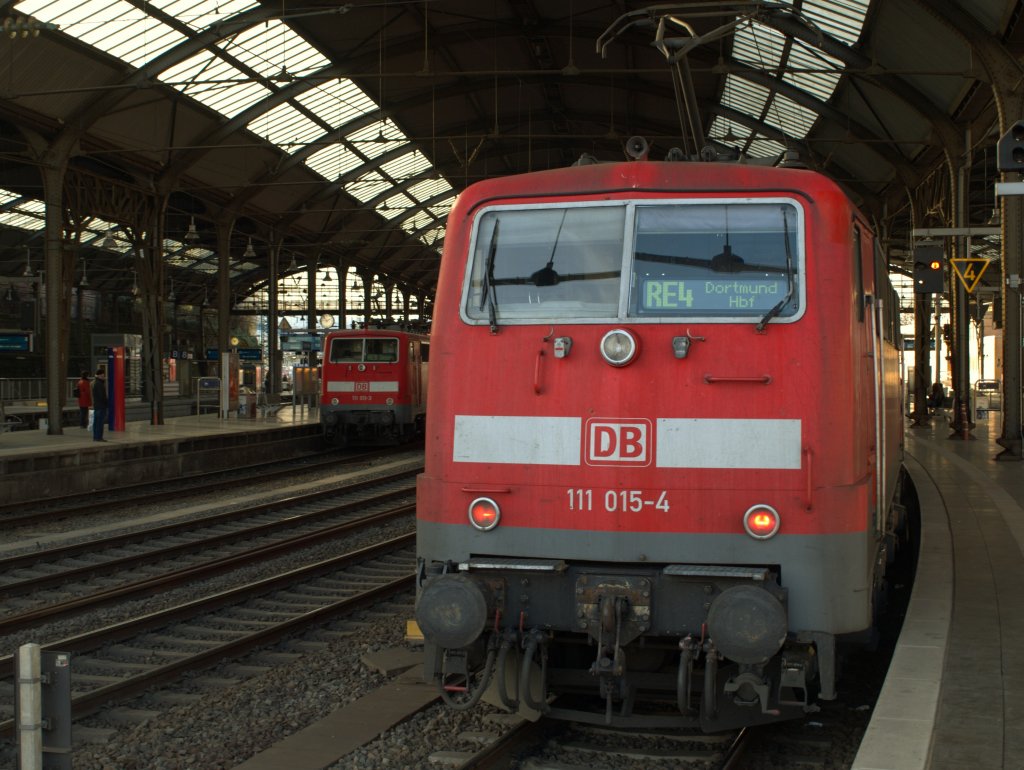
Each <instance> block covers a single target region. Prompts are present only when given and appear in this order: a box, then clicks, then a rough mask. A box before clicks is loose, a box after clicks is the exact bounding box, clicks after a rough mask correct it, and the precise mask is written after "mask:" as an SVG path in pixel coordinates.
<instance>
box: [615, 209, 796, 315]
mask: <svg viewBox="0 0 1024 770" xmlns="http://www.w3.org/2000/svg"><path fill="white" fill-rule="evenodd" d="M797 222H798V220H797V215H796V209H795V208H794V207H793V206H792V205H789V204H780V203H767V204H762V203H735V204H733V203H730V204H724V205H723V204H689V205H673V206H638V207H637V216H636V239H635V251H634V259H633V283H632V287H631V292H630V311H631V314H633V313H635V314H636V315H638V316H646V315H655V316H665V315H668V316H678V315H684V316H690V315H698V316H730V317H736V316H748V315H749V316H763V315H764V314H765V313H767V312H768V311H770V310H771V309H772V308H773V307H775V306H776V305H777V304H779V303H780V302H781V303H783V305H782V308H781V309H780V311H779V313H778V315H780V316H790V315H793V314H795V313H796V311H797V309H798V306H799V297H800V292H799V290H798V289H799V274H798V265H799V260H798V258H797V254H798V251H797V244H798V238H797V235H798V225H797Z"/></svg>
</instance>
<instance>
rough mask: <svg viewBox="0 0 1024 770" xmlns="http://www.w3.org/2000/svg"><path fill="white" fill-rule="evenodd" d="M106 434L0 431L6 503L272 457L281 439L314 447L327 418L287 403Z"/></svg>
mask: <svg viewBox="0 0 1024 770" xmlns="http://www.w3.org/2000/svg"><path fill="white" fill-rule="evenodd" d="M103 436H104V438H105V439H106V441H104V442H102V443H101V442H96V441H93V438H92V432H91V431H90V430H87V429H83V428H79V427H77V426H75V427H68V426H65V427H64V428H63V434H61V435H50V434H48V433H47V432H46V431H43V430H21V431H12V432H8V433H0V504H4V503H8V502H11V501H17V500H31V499H33V497H38V495H39V494H40V490H46V493H45V496H47V497H50V496H56V495H61V494H71V493H75V492H83V491H89V490H92V489H101V488H103V487H105V486H117V485H119V484H123V483H124V480H123V479H124V476H125V474H126V473H130V474H131V475H132V477H133V480H135V481H150V480H152V481H156V480H159V479H162V478H174V477H176V476H180V475H183V474H188V473H196V472H199V471H205V470H217V469H219V468H227V467H233V466H236V465H241V464H244V463H247V462H259V461H261V460H270V459H273V457H274V456H275V455H274V452H275V451H278V449H277V448H275V445H277V446H278V447H280V445H281V444H282V443H288V444H289V446H291V447H293V449H296V450H302V449H306V450H307V451H308V450H312V449H314V448H316V446H318V442H319V441H320V418H319V412H318V411H317V410H316V409H309V408H306V407H302V406H295V407H292V406H290V405H286V406H283V407H281V408H279V409H277V410H276V411H267V412H265V413H262V412H257V416H256V417H239V416H237V414H235V413H231V415H230V416H229V417H227V418H221V417H219V416H218V415H216V414H212V413H211V414H203V415H190V416H186V417H168V418H167V419H165V420H164V424H163V425H151V424H149V423H147V422H141V421H136V422H128V423H126V424H125V430H123V431H112V430H110V429H109V428H107V429H106V430H104V433H103ZM303 439H306V441H305V444H306V445H307V446H303V444H302V443H301V441H302V440H303ZM296 441H299V442H300V443H299V444H295V442H296ZM225 450H230V451H225ZM288 451H291V450H288Z"/></svg>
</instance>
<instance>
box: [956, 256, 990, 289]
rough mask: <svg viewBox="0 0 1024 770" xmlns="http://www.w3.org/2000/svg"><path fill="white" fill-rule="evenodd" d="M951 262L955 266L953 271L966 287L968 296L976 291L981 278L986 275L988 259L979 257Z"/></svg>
mask: <svg viewBox="0 0 1024 770" xmlns="http://www.w3.org/2000/svg"><path fill="white" fill-rule="evenodd" d="M950 262H951V263H952V265H953V271H954V272H955V273H956V274H957V277H958V278H959V279H960V283H962V284H963V285H964V289H966V290H967V293H968V294H970V293H971V292H973V291H974V288H975V287H976V286H977V285H978V282H979V281H981V276H982V275H984V274H985V269H986V268H987V267H988V260H987V259H979V258H977V257H971V258H970V259H952V260H950Z"/></svg>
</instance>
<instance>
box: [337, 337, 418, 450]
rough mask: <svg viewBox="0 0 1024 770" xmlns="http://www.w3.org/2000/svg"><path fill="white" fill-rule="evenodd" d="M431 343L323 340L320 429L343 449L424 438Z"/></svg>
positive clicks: (403, 339) (398, 339)
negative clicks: (345, 446) (417, 437)
mask: <svg viewBox="0 0 1024 770" xmlns="http://www.w3.org/2000/svg"><path fill="white" fill-rule="evenodd" d="M429 350H430V338H429V337H427V336H426V335H424V334H414V333H411V332H406V331H397V330H387V329H371V330H355V329H353V330H345V331H337V332H331V333H329V334H328V335H327V337H326V339H325V340H324V358H323V372H322V376H321V383H322V384H321V393H320V425H321V427H322V428H323V431H324V436H325V437H326V438H327V440H329V441H332V442H334V443H338V444H344V445H354V444H360V445H372V444H391V443H399V442H401V441H406V440H409V439H412V438H414V437H416V436H420V435H422V433H423V424H424V418H425V415H426V404H427V380H428V377H427V372H428V365H429V359H430V355H429Z"/></svg>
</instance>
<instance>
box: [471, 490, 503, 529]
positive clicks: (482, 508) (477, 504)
mask: <svg viewBox="0 0 1024 770" xmlns="http://www.w3.org/2000/svg"><path fill="white" fill-rule="evenodd" d="M500 520H501V509H500V508H499V507H498V504H497V503H496V502H494V501H493V500H492V499H491V498H489V497H478V498H477V499H476V500H474V501H473V502H471V503H470V504H469V523H470V524H472V525H473V526H474V527H476V528H477V529H479V530H480V531H481V532H487V531H488V530H491V529H494V528H495V527H496V526H498V522H499V521H500Z"/></svg>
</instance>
